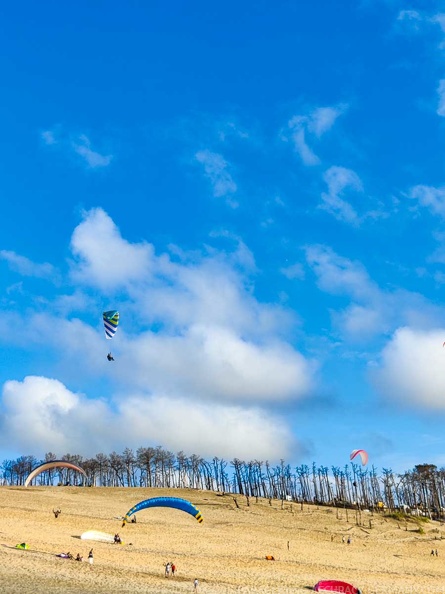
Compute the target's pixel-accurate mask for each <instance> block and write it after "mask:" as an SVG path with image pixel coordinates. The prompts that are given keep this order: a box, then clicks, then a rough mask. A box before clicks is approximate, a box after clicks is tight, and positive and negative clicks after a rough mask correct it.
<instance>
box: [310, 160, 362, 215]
mask: <svg viewBox="0 0 445 594" xmlns="http://www.w3.org/2000/svg"><path fill="white" fill-rule="evenodd" d="M323 178H324V181H325V182H326V184H327V186H328V191H327V192H323V194H322V195H321V198H322V201H323V202H322V204H321V206H320V208H323V209H325V210H327V211H328V212H330V213H331V214H333V215H334V217H335V218H336V219H338V220H340V221H344V222H346V223H351V224H358V223H359V217H358V214H357V212H356V210H355V209H354V208H353V207H352V206H351V204H350V203H349V202H347V201H346V200H345V199H344V198H343V197H342V196H343V195H344V192H345V190H350V191H353V192H359V193H361V192H363V186H362V182H361V180H360V178H359V176H358V175H357V174H356V173H355V172H354V171H352V169H346V168H345V167H337V166H333V167H330V168H329V169H328V170H327V171H325V173H324V175H323Z"/></svg>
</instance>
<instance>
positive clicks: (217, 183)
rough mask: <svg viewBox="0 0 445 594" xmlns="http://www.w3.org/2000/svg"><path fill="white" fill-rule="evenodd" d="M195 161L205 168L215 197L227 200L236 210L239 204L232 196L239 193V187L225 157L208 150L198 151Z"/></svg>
mask: <svg viewBox="0 0 445 594" xmlns="http://www.w3.org/2000/svg"><path fill="white" fill-rule="evenodd" d="M195 159H196V160H197V161H198V163H201V164H202V165H203V166H204V173H205V175H206V177H207V178H208V179H209V180H210V183H211V185H212V189H213V195H214V196H215V197H217V198H221V197H223V198H226V201H227V203H228V204H229V205H230V206H232V207H233V208H236V207H237V206H238V204H237V202H236V201H234V200H233V198H232V195H233V194H235V192H236V191H237V185H236V183H235V182H234V181H233V178H232V176H231V175H230V173H229V171H228V169H229V164H228V163H227V161H226V160H225V159H224V157H223V156H222V155H220V154H219V153H213V152H211V151H209V150H207V149H206V150H202V151H198V152H197V153H196V154H195Z"/></svg>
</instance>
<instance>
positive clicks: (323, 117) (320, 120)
mask: <svg viewBox="0 0 445 594" xmlns="http://www.w3.org/2000/svg"><path fill="white" fill-rule="evenodd" d="M346 109H347V106H346V105H339V106H337V107H317V108H316V109H314V110H313V111H312V112H311V113H310V114H309V115H304V116H302V115H297V116H294V117H293V118H291V119H290V120H289V122H288V128H289V129H290V131H291V133H292V135H291V140H292V142H293V144H294V147H295V150H296V152H297V153H298V155H299V156H300V158H301V160H302V161H303V163H304V164H305V165H308V166H313V165H318V164H319V163H320V159H319V157H318V156H317V155H316V154H315V153H314V151H313V150H312V149H311V148H310V146H309V145H308V142H307V140H306V137H307V136H308V135H309V136H310V137H312V140H313V141H315V140H317V139H319V138H320V137H321V136H322V135H323V134H325V133H326V132H327V131H328V130H330V129H331V128H332V126H333V125H334V123H335V121H336V120H337V118H338V117H339V116H340V115H341V114H342V113H344V111H345V110H346ZM282 137H283V140H287V137H286V135H283V136H282Z"/></svg>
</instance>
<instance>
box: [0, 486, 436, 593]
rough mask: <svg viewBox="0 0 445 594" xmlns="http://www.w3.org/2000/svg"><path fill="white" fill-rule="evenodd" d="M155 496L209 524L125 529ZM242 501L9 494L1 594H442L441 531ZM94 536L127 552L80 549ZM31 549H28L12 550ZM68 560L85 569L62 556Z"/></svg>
mask: <svg viewBox="0 0 445 594" xmlns="http://www.w3.org/2000/svg"><path fill="white" fill-rule="evenodd" d="M156 496H174V497H182V498H184V499H187V500H189V501H191V502H192V503H193V504H194V505H196V507H198V509H199V510H200V511H201V513H202V515H203V517H204V522H203V523H202V524H199V523H198V522H197V521H196V520H195V519H194V518H192V517H191V516H190V515H188V514H185V513H183V512H180V511H177V510H170V509H162V508H158V509H156V510H155V509H151V510H145V511H142V512H139V513H138V514H137V523H135V524H127V525H126V526H125V527H124V528H122V523H121V521H120V520H119V518H120V517H121V516H123V515H125V513H126V512H127V511H128V510H129V509H130V507H132V506H133V505H134V504H135V503H137V502H138V501H140V500H142V499H147V498H150V497H156ZM237 502H238V504H239V508H237V507H236V504H235V501H234V499H233V496H232V495H224V496H222V495H220V494H217V493H214V492H208V491H197V490H177V489H175V490H171V489H170V490H169V489H130V488H125V489H124V488H122V489H115V488H76V487H30V488H27V489H26V488H22V487H0V509H1V513H2V523H1V526H0V545H1V546H0V591H1V592H2V594H16V593H18V592H20V593H21V594H39V593H42V594H43V593H50V594H52V593H54V594H56V593H57V594H58V593H60V594H62V593H65V594H71V593H87V592H88V593H89V592H91V593H93V592H96V593H104V594H105V593H110V592H120V593H128V594H130V593H134V594H137V593H141V594H142V593H146V594H155V593H156V594H161V593H166V594H167V593H181V592H193V580H194V579H195V578H198V580H199V586H198V592H199V593H200V594H210V593H212V594H222V593H232V592H233V593H235V592H239V593H244V594H260V593H261V594H264V593H271V594H273V593H282V594H287V593H291V592H292V593H301V594H303V593H307V592H308V591H310V590H311V589H312V588H313V586H314V584H315V583H316V582H317V581H318V580H320V579H329V578H332V579H340V580H344V581H347V582H350V583H352V584H354V585H355V586H357V587H359V588H361V590H362V592H363V594H383V593H386V594H397V593H400V594H408V593H410V594H414V593H415V594H421V593H425V592H428V593H431V594H438V593H442V594H443V593H445V540H444V539H445V526H444V525H443V524H442V523H439V522H434V521H430V522H427V523H423V524H422V525H421V528H420V532H419V526H420V525H419V524H418V523H416V522H415V521H410V522H405V521H403V520H402V521H397V520H395V519H392V518H385V517H383V516H382V515H380V514H374V515H372V514H370V513H362V514H361V519H359V525H357V523H356V513H355V512H354V511H353V510H348V513H347V514H346V511H345V510H344V509H342V510H336V509H335V508H326V507H316V506H309V505H304V506H303V509H301V506H300V504H296V503H290V502H285V503H284V505H283V504H282V502H281V501H276V500H272V501H271V504H270V503H269V501H268V500H266V499H261V500H259V501H258V502H256V501H255V499H254V498H251V499H250V506H248V505H247V500H246V498H245V497H243V496H238V497H237ZM57 507H59V508H60V509H61V510H62V513H61V514H60V516H59V517H58V518H55V517H54V514H53V512H52V510H53V509H56V508H57ZM92 529H94V530H101V531H104V532H108V533H112V534H114V533H116V532H119V534H120V535H121V537H122V539H123V541H124V544H122V545H116V544H109V543H103V542H91V541H85V540H81V539H80V535H81V534H82V533H83V532H85V531H87V530H92ZM348 537H350V539H351V543H350V544H348V543H347V538H348ZM343 540H344V541H345V542H343ZM22 542H26V543H28V544H29V546H30V549H29V550H19V549H17V548H15V545H16V544H18V543H22ZM91 547H92V548H93V550H94V564H93V565H92V566H91V565H90V564H89V563H88V562H86V558H87V556H88V551H89V549H90V548H91ZM436 549H437V552H438V555H437V556H436V555H431V550H434V551H435V550H436ZM68 551H69V552H71V553H72V554H73V555H74V556H76V554H77V553H80V554H81V555H82V556H83V557H84V562H82V563H79V562H76V561H72V560H67V559H61V558H59V557H57V556H56V555H57V554H59V553H61V552H68ZM266 555H273V556H274V558H275V560H274V561H268V560H266V559H265V556H266ZM167 561H173V562H174V563H175V565H176V567H177V573H176V575H175V576H174V577H170V578H166V577H165V575H164V566H165V563H166V562H167Z"/></svg>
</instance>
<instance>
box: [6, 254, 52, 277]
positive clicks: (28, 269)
mask: <svg viewBox="0 0 445 594" xmlns="http://www.w3.org/2000/svg"><path fill="white" fill-rule="evenodd" d="M0 260H5V261H6V262H8V264H9V266H10V267H11V269H12V270H15V271H16V272H18V273H19V274H21V275H22V276H32V277H36V278H45V279H51V280H57V279H58V277H59V273H58V271H57V270H56V269H55V268H54V266H52V264H48V262H44V263H43V264H38V263H36V262H33V261H32V260H30V259H29V258H26V257H25V256H21V255H19V254H16V253H15V252H12V251H8V250H0Z"/></svg>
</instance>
